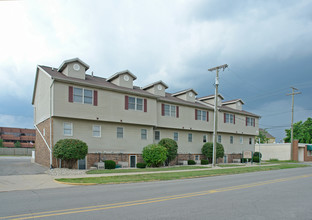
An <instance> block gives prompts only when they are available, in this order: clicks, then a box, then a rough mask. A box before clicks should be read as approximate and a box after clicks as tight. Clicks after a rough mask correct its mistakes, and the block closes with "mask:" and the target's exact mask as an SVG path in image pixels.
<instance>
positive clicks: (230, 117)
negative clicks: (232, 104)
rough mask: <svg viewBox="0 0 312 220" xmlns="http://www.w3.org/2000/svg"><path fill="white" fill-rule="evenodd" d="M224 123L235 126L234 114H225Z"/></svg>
mask: <svg viewBox="0 0 312 220" xmlns="http://www.w3.org/2000/svg"><path fill="white" fill-rule="evenodd" d="M224 123H231V124H235V116H234V114H229V113H224Z"/></svg>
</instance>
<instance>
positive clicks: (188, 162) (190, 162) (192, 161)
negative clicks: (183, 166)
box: [187, 160, 196, 165]
mask: <svg viewBox="0 0 312 220" xmlns="http://www.w3.org/2000/svg"><path fill="white" fill-rule="evenodd" d="M187 164H188V165H195V164H196V162H195V161H194V160H188V161H187Z"/></svg>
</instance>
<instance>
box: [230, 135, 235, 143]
mask: <svg viewBox="0 0 312 220" xmlns="http://www.w3.org/2000/svg"><path fill="white" fill-rule="evenodd" d="M233 143H234V137H233V136H230V144H233Z"/></svg>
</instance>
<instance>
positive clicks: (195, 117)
mask: <svg viewBox="0 0 312 220" xmlns="http://www.w3.org/2000/svg"><path fill="white" fill-rule="evenodd" d="M195 120H197V109H195Z"/></svg>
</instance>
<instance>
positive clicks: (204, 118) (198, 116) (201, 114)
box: [196, 109, 207, 121]
mask: <svg viewBox="0 0 312 220" xmlns="http://www.w3.org/2000/svg"><path fill="white" fill-rule="evenodd" d="M196 120H201V121H207V111H202V110H198V109H196Z"/></svg>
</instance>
